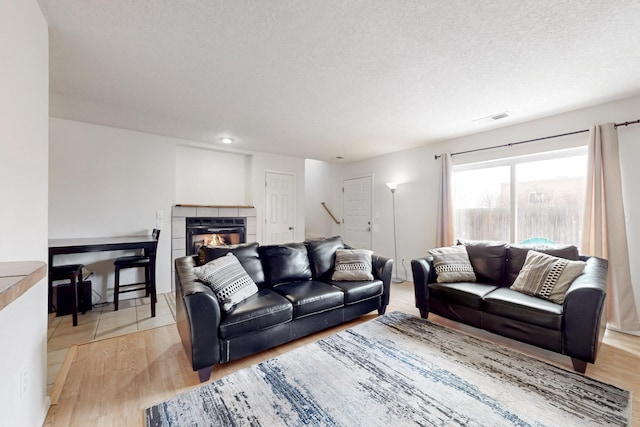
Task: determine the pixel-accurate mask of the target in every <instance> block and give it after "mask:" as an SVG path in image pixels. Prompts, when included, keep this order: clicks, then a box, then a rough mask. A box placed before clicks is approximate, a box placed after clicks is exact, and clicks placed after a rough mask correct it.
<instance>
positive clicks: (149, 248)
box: [49, 235, 158, 316]
mask: <svg viewBox="0 0 640 427" xmlns="http://www.w3.org/2000/svg"><path fill="white" fill-rule="evenodd" d="M157 246H158V241H157V240H156V239H154V238H153V236H151V235H148V236H120V237H83V238H72V239H49V268H51V266H52V265H53V257H54V256H55V255H65V254H81V253H87V252H105V251H123V250H136V249H142V250H144V255H145V256H148V257H149V269H150V270H151V271H150V280H151V283H152V289H154V290H155V288H156V249H157ZM51 290H52V282H51V275H49V311H51V308H52V292H51ZM152 301H153V298H152ZM151 312H152V314H153V315H154V316H155V306H154V304H151Z"/></svg>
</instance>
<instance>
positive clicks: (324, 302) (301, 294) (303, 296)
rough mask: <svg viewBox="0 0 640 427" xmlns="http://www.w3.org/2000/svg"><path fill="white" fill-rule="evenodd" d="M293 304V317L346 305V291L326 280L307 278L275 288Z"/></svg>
mask: <svg viewBox="0 0 640 427" xmlns="http://www.w3.org/2000/svg"><path fill="white" fill-rule="evenodd" d="M273 289H274V291H276V292H278V293H279V294H280V295H282V296H284V297H285V298H286V299H288V300H289V301H290V302H291V303H292V304H293V318H294V319H297V318H299V317H304V316H307V315H310V314H314V313H320V312H323V311H327V310H331V309H333V308H338V307H342V306H344V292H343V291H342V290H341V289H339V288H336V287H335V286H332V285H330V284H328V283H325V282H319V281H317V280H306V281H300V282H289V283H285V284H282V285H278V286H276V287H274V288H273Z"/></svg>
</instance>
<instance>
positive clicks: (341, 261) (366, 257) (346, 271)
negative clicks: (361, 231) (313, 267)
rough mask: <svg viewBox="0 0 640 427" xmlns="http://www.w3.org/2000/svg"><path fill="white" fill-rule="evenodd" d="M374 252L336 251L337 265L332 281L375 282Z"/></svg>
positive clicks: (359, 250) (361, 250)
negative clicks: (372, 260)
mask: <svg viewBox="0 0 640 427" xmlns="http://www.w3.org/2000/svg"><path fill="white" fill-rule="evenodd" d="M371 255H373V251H370V250H368V249H336V263H335V268H334V271H333V276H331V280H350V281H358V280H373V273H372V270H373V267H372V265H371Z"/></svg>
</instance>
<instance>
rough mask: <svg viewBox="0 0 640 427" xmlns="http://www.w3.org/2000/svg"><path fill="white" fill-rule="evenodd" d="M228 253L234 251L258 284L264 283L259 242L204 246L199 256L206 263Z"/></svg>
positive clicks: (202, 263) (199, 250) (202, 262)
mask: <svg viewBox="0 0 640 427" xmlns="http://www.w3.org/2000/svg"><path fill="white" fill-rule="evenodd" d="M228 253H232V254H233V255H234V256H235V257H236V258H238V261H240V264H242V267H243V268H244V269H245V270H246V271H247V273H248V274H249V276H251V278H252V279H253V281H254V282H255V283H256V285H258V286H262V285H263V284H264V271H263V270H262V261H260V255H259V254H258V244H257V243H249V244H246V245H233V246H213V247H211V246H202V247H200V249H198V258H199V259H200V264H201V265H204V264H206V263H208V262H209V261H211V260H214V259H216V258H220V257H222V256H225V255H226V254H228Z"/></svg>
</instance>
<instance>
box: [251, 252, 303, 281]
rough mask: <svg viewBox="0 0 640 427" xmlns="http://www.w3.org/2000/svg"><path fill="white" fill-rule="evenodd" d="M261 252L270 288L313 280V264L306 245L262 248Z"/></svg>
mask: <svg viewBox="0 0 640 427" xmlns="http://www.w3.org/2000/svg"><path fill="white" fill-rule="evenodd" d="M259 252H260V258H261V259H262V266H263V267H264V272H265V279H266V282H267V284H268V285H269V286H275V285H278V284H280V283H287V282H294V281H300V280H311V278H312V274H311V264H310V263H309V257H308V255H307V247H306V246H305V244H304V243H286V244H282V245H266V246H260V249H259Z"/></svg>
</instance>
